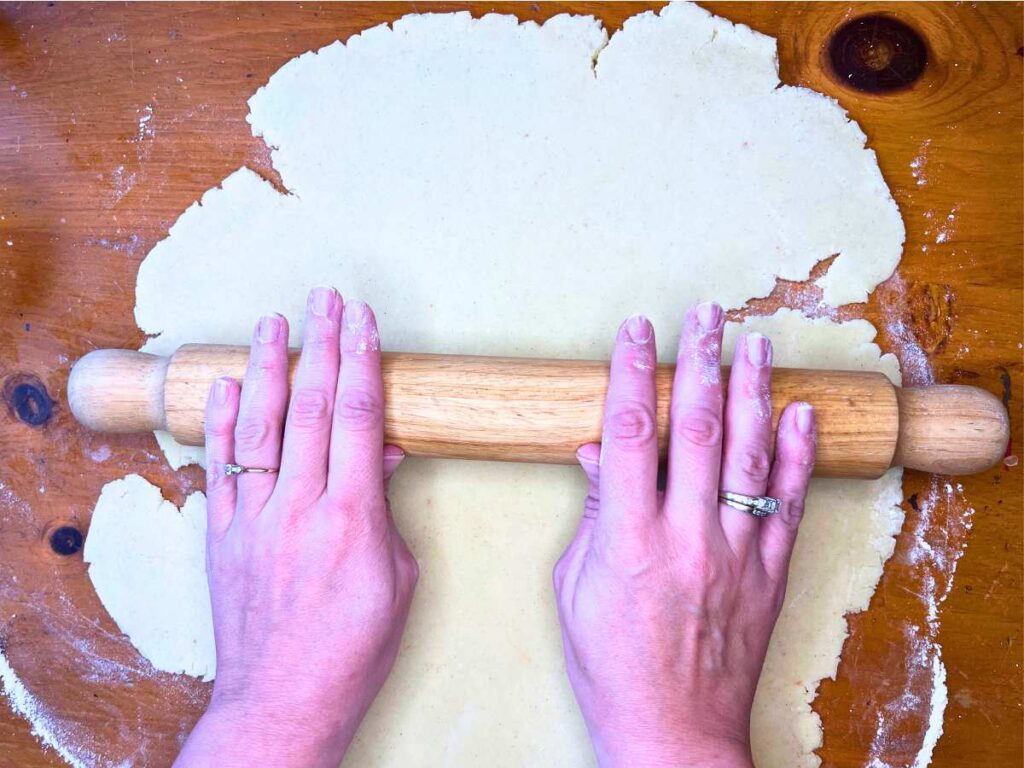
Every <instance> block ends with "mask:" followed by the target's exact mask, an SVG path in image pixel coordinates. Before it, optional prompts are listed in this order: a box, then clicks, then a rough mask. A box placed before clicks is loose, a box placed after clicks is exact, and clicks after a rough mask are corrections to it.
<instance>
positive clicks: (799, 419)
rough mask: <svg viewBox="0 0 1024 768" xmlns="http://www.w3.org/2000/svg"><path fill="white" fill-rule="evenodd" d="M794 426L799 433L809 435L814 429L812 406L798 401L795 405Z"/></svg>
mask: <svg viewBox="0 0 1024 768" xmlns="http://www.w3.org/2000/svg"><path fill="white" fill-rule="evenodd" d="M796 428H797V429H798V430H800V434H801V435H809V434H811V433H812V432H813V431H814V406H813V405H811V404H810V403H800V404H799V405H798V406H797V407H796Z"/></svg>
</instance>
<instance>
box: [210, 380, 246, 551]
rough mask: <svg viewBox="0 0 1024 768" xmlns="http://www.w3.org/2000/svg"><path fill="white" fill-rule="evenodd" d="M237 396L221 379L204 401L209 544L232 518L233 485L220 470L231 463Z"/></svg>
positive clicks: (234, 383) (232, 386)
mask: <svg viewBox="0 0 1024 768" xmlns="http://www.w3.org/2000/svg"><path fill="white" fill-rule="evenodd" d="M240 394H241V392H240V388H239V386H238V382H237V381H235V380H234V379H232V378H230V377H228V376H222V377H221V378H219V379H217V380H216V381H214V382H213V386H212V387H210V395H209V397H208V398H207V400H206V420H205V427H206V514H207V526H206V530H207V534H208V539H209V541H210V542H211V543H212V542H214V541H217V540H218V539H219V538H220V537H221V536H223V535H224V533H225V532H226V531H227V529H228V528H229V527H230V526H231V519H232V518H233V517H234V516H235V502H236V498H237V481H236V479H235V476H234V475H228V474H226V473H225V472H224V467H225V465H227V464H232V463H234V460H235V422H236V421H237V420H238V399H239V395H240ZM207 549H208V551H209V550H211V549H212V548H210V547H208V548H207Z"/></svg>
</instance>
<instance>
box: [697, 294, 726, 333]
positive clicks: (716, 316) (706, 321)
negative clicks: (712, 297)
mask: <svg viewBox="0 0 1024 768" xmlns="http://www.w3.org/2000/svg"><path fill="white" fill-rule="evenodd" d="M722 317H723V313H722V306H721V305H720V304H719V303H718V302H717V301H705V302H703V303H702V304H698V305H697V322H698V323H700V327H701V329H702V330H704V331H717V330H718V326H720V325H721V324H722Z"/></svg>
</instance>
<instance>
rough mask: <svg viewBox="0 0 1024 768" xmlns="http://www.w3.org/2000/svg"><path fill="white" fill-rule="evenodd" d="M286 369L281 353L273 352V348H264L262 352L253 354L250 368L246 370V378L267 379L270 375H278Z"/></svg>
mask: <svg viewBox="0 0 1024 768" xmlns="http://www.w3.org/2000/svg"><path fill="white" fill-rule="evenodd" d="M283 370H284V362H283V360H282V359H281V356H280V355H276V354H273V351H272V350H264V351H263V352H262V353H261V354H258V355H253V356H252V358H250V360H249V370H248V371H246V374H245V376H246V378H247V379H252V378H257V379H265V378H267V377H268V376H273V375H276V374H278V373H280V372H282V371H283Z"/></svg>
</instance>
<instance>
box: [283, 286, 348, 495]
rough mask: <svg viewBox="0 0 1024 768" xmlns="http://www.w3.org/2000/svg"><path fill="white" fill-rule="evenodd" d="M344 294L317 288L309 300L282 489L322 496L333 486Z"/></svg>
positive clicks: (286, 440) (286, 430) (290, 412)
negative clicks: (330, 463) (330, 471)
mask: <svg viewBox="0 0 1024 768" xmlns="http://www.w3.org/2000/svg"><path fill="white" fill-rule="evenodd" d="M341 307H342V301H341V296H339V295H338V292H337V291H336V290H334V289H333V288H314V289H313V290H312V291H310V293H309V300H308V301H307V302H306V327H305V328H304V329H303V332H302V354H301V355H300V356H299V365H298V368H297V369H296V371H295V381H294V383H293V385H292V397H291V403H290V404H289V406H288V418H287V419H286V420H285V423H284V447H283V450H282V452H281V474H280V477H279V479H278V491H279V492H285V493H288V494H290V495H292V496H300V497H303V498H318V497H319V496H320V495H321V494H322V493H323V492H324V489H325V488H326V487H327V456H328V453H329V452H330V446H331V418H332V416H333V414H334V398H335V395H336V392H337V387H338V368H339V366H340V365H341V351H340V348H339V343H340V331H341Z"/></svg>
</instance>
